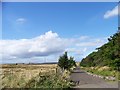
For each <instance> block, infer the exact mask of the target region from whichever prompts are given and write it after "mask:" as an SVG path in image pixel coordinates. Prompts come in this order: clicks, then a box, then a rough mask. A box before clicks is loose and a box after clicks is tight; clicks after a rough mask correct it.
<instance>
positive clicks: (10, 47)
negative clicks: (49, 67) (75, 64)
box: [0, 31, 106, 62]
mask: <svg viewBox="0 0 120 90" xmlns="http://www.w3.org/2000/svg"><path fill="white" fill-rule="evenodd" d="M105 42H106V41H105V39H93V38H90V37H89V38H88V37H87V36H81V37H79V38H60V37H59V35H58V34H57V33H53V32H52V31H48V32H46V33H45V34H44V35H40V36H38V37H35V38H32V39H19V40H0V56H2V60H13V61H15V60H19V62H20V61H22V60H27V59H29V60H28V61H30V60H34V59H33V58H37V60H39V58H41V57H48V58H47V61H49V58H52V60H54V61H55V60H56V59H57V58H58V57H59V55H61V53H63V52H64V51H66V50H67V51H68V53H72V54H73V55H78V56H79V57H83V56H81V55H84V56H85V54H84V53H86V52H89V50H94V49H95V48H96V47H98V46H100V45H102V44H104V43H105ZM91 47H92V48H93V49H89V48H91ZM54 56H55V58H54ZM41 61H43V60H42V59H41ZM8 62H9V61H8ZM23 62H24V61H23Z"/></svg>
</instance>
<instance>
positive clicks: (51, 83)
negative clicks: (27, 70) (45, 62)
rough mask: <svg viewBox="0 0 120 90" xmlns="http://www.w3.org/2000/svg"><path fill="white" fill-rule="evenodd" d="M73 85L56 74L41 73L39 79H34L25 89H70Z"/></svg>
mask: <svg viewBox="0 0 120 90" xmlns="http://www.w3.org/2000/svg"><path fill="white" fill-rule="evenodd" d="M71 86H72V83H71V82H70V81H69V80H66V79H65V78H64V77H62V76H60V75H56V74H55V72H51V71H49V72H45V73H42V74H41V73H40V74H39V75H38V76H37V77H35V78H32V79H31V80H30V81H29V82H28V83H27V84H26V86H25V87H27V88H32V87H33V88H70V87H71Z"/></svg>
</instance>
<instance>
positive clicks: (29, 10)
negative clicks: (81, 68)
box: [1, 2, 118, 62]
mask: <svg viewBox="0 0 120 90" xmlns="http://www.w3.org/2000/svg"><path fill="white" fill-rule="evenodd" d="M116 7H117V3H113V2H111V3H109V2H104V3H102V2H96V3H95V2H85V3H84V2H80V3H52V2H51V3H48V2H47V3H41V2H36V3H35V2H32V3H30V2H26V3H25V2H24V3H22V2H21V3H20V2H16V3H15V2H10V3H2V10H3V11H2V40H1V42H3V43H4V45H3V47H7V48H8V46H7V45H6V44H10V43H11V44H14V45H13V46H11V47H12V48H14V49H15V50H16V52H20V51H22V52H21V53H19V54H17V55H18V56H19V57H18V56H17V55H16V54H14V53H13V52H15V51H10V53H8V54H7V56H6V55H5V56H6V57H8V56H10V57H14V58H11V59H10V57H9V58H5V59H4V61H3V62H15V61H16V60H19V61H18V62H27V61H25V59H26V58H28V57H24V55H28V56H29V54H30V55H31V56H33V57H29V59H30V61H29V62H39V59H40V58H42V57H43V58H44V57H47V59H49V58H51V60H53V58H54V60H55V61H56V58H58V57H57V56H59V55H61V53H63V52H64V51H65V50H67V51H68V52H69V54H70V55H73V56H74V57H75V58H76V60H77V61H79V60H81V59H82V58H83V57H85V56H86V55H88V54H89V53H90V52H92V51H93V50H95V48H96V47H98V46H100V45H103V44H104V43H106V42H107V37H109V36H111V35H113V34H114V33H116V32H117V27H118V21H117V20H118V17H117V12H116ZM36 38H37V39H36ZM48 38H51V39H48ZM34 39H35V40H34ZM22 40H23V41H24V40H27V41H25V42H23V41H22ZM48 40H51V42H49V41H48ZM52 40H53V43H52ZM60 40H63V41H64V42H65V43H63V44H59V45H56V46H54V45H53V44H56V43H60ZM30 41H32V43H34V42H37V41H40V42H39V43H37V44H39V45H41V46H35V45H33V44H31V42H30ZM54 41H55V42H54ZM69 41H70V43H71V44H70V45H67V44H68V43H69ZM7 42H10V43H7ZM17 42H19V44H18V46H19V47H20V49H18V50H17V49H16V48H17V47H18V46H17V45H16V43H17ZM21 42H22V43H23V44H22V45H21ZM26 42H29V43H30V45H31V47H33V46H34V48H32V50H33V49H36V48H37V49H40V50H42V49H43V48H45V50H43V51H45V52H44V53H41V52H43V51H39V50H37V49H36V50H37V51H36V50H33V52H32V53H27V52H28V51H29V50H31V48H30V47H29V48H28V49H26V48H25V47H26V45H28V43H26ZM43 42H44V43H43ZM41 43H42V44H41ZM46 43H47V44H46ZM95 43H96V44H95ZM15 45H16V46H15ZM47 45H49V47H50V45H53V46H54V47H56V48H52V46H51V48H52V49H50V48H48V46H47ZM60 45H61V46H60ZM24 46H25V47H24ZM61 47H63V48H61ZM58 48H59V49H60V50H59V49H58ZM8 49H9V48H8ZM23 49H26V51H23ZM78 49H79V50H78ZM50 50H51V52H50ZM55 50H56V51H55ZM4 51H5V50H4ZM79 52H80V53H79ZM22 53H23V54H24V55H23V54H22ZM36 53H37V54H36ZM38 53H41V54H38ZM78 53H79V54H78ZM56 54H57V55H56ZM15 58H17V59H15ZM31 58H35V59H34V60H33V59H31ZM36 58H37V59H38V61H36V60H37V59H36ZM51 60H48V61H51Z"/></svg>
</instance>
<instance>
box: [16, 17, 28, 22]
mask: <svg viewBox="0 0 120 90" xmlns="http://www.w3.org/2000/svg"><path fill="white" fill-rule="evenodd" d="M26 21H27V20H26V19H25V18H18V19H16V22H18V23H24V22H26Z"/></svg>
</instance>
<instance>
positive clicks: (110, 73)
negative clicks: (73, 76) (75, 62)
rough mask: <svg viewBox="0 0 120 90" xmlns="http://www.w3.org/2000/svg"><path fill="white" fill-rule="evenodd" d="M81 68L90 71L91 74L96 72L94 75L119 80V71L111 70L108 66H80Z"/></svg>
mask: <svg viewBox="0 0 120 90" xmlns="http://www.w3.org/2000/svg"><path fill="white" fill-rule="evenodd" d="M81 68H82V69H83V70H85V71H87V72H89V73H92V74H96V75H100V76H103V77H104V78H105V77H114V78H116V80H120V72H118V71H116V70H113V69H112V68H110V67H107V66H104V67H81Z"/></svg>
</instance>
